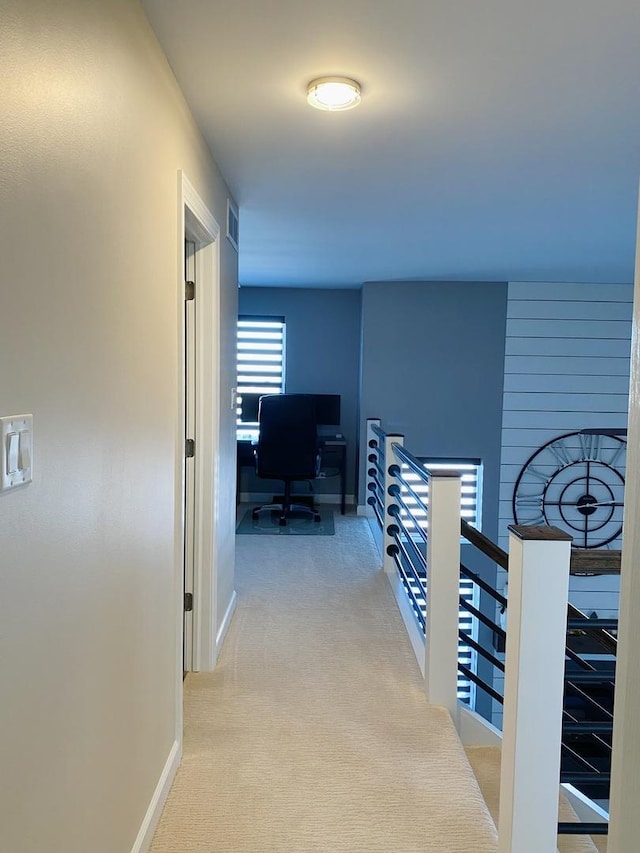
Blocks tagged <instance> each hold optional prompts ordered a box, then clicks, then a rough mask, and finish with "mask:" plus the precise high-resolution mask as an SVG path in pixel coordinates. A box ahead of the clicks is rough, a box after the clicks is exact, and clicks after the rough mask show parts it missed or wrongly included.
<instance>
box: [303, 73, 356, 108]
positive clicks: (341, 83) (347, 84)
mask: <svg viewBox="0 0 640 853" xmlns="http://www.w3.org/2000/svg"><path fill="white" fill-rule="evenodd" d="M307 101H308V102H309V103H310V104H311V106H312V107H315V108H316V109H317V110H331V111H333V112H337V111H338V110H350V109H352V108H353V107H357V106H358V104H359V103H360V84H359V83H356V81H355V80H350V79H349V77H318V79H317V80H312V81H311V83H309V85H308V86H307Z"/></svg>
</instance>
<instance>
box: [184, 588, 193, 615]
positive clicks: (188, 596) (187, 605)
mask: <svg viewBox="0 0 640 853" xmlns="http://www.w3.org/2000/svg"><path fill="white" fill-rule="evenodd" d="M184 610H185V613H191V611H192V610H193V593H192V592H185V594H184Z"/></svg>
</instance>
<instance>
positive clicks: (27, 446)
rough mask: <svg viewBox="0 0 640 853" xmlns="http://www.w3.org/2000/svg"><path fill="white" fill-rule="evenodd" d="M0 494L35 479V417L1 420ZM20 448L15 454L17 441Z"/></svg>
mask: <svg viewBox="0 0 640 853" xmlns="http://www.w3.org/2000/svg"><path fill="white" fill-rule="evenodd" d="M0 435H1V438H2V443H1V445H0V492H2V491H6V490H7V489H13V488H15V487H16V486H24V485H25V483H30V482H31V480H32V479H33V415H9V416H8V417H5V418H0ZM16 436H17V437H18V441H19V446H18V454H17V467H16V464H15V463H16V454H15V441H16Z"/></svg>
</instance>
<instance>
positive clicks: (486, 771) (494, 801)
mask: <svg viewBox="0 0 640 853" xmlns="http://www.w3.org/2000/svg"><path fill="white" fill-rule="evenodd" d="M465 751H466V753H467V758H468V759H469V764H470V765H471V767H472V769H473V772H474V773H475V776H476V779H477V780H478V785H479V786H480V790H481V792H482V795H483V797H484V799H485V802H486V804H487V807H488V809H489V812H490V814H491V817H492V818H493V820H494V822H495V824H496V826H497V825H498V816H499V802H500V748H499V747H495V746H470V747H466V749H465ZM558 819H559V820H560V821H562V822H565V821H566V822H569V823H573V822H574V821H577V820H578V818H577V817H576V813H575V812H574V810H573V809H572V808H571V806H570V804H569V803H568V801H567V799H566V797H565V796H564V794H563V793H562V791H561V792H560V799H559V807H558ZM558 851H559V853H606V851H607V839H606V836H603V837H594V838H593V839H592V838H590V837H588V836H584V835H563V836H558Z"/></svg>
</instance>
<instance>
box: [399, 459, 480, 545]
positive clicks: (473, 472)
mask: <svg viewBox="0 0 640 853" xmlns="http://www.w3.org/2000/svg"><path fill="white" fill-rule="evenodd" d="M420 461H421V462H423V463H424V467H425V468H428V469H429V470H430V471H433V472H434V473H437V472H438V471H459V472H460V474H461V475H462V479H461V483H460V514H461V516H462V518H464V520H465V521H468V522H469V524H470V525H471V526H472V527H475V528H476V529H477V530H479V529H480V512H481V508H480V497H481V494H482V464H481V462H480V460H479V459H428V458H425V457H420ZM402 476H403V477H404V478H405V479H406V480H407V482H408V483H409V484H410V485H411V487H412V488H413V489H414V491H415V493H416V494H417V495H419V496H420V498H421V500H422V501H423V502H424V503H427V504H428V502H429V486H428V485H427V484H426V483H423V482H422V481H421V480H420V478H419V477H418V475H417V474H414V473H413V472H412V471H411V470H410V468H409V466H408V465H404V464H403V466H402ZM404 499H405V501H406V503H407V505H408V506H409V507H412V508H414V507H415V510H414V511H415V516H416V519H417V520H418V521H420V520H422V518H423V517H424V516H425V515H426V513H425V512H424V511H421V510H420V509H418V508H417V506H416V504H417V501H416V499H415V498H414V497H413V496H412V495H411V494H410V493H407V494H405V495H404ZM405 523H406V525H407V527H408V528H409V529H410V530H411V528H412V526H413V523H412V521H411V519H409V518H407V519H406V521H405Z"/></svg>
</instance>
